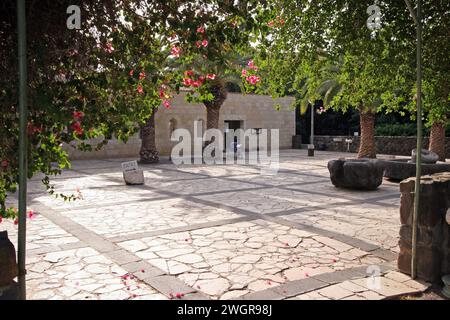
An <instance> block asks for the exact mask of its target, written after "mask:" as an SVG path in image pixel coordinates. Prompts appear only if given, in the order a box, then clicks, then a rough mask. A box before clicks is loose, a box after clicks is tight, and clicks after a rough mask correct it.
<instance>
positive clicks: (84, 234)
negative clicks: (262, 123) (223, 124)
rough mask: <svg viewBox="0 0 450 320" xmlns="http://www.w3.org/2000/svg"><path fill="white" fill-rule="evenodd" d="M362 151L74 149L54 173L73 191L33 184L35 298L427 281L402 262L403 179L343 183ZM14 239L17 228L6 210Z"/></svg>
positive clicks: (30, 244)
mask: <svg viewBox="0 0 450 320" xmlns="http://www.w3.org/2000/svg"><path fill="white" fill-rule="evenodd" d="M349 156H350V157H351V156H355V155H354V154H348V153H346V154H343V153H335V152H316V156H315V157H308V156H307V155H306V153H305V151H304V150H283V151H281V152H280V170H279V171H278V173H277V174H276V175H268V174H267V172H264V171H261V170H260V168H258V167H256V166H249V165H216V166H207V165H181V166H175V165H173V164H171V163H169V162H168V161H162V162H161V163H160V164H157V165H141V167H142V168H143V169H144V172H145V185H142V186H126V185H125V184H124V183H123V179H122V173H121V166H120V163H121V162H122V161H126V160H130V159H105V160H85V161H73V166H72V168H71V169H70V170H66V171H64V172H63V173H62V175H60V176H57V177H56V178H54V179H53V180H52V181H53V182H52V183H53V184H54V185H55V187H56V188H57V190H58V191H60V192H63V193H66V194H72V193H75V194H76V190H77V189H79V190H80V192H81V195H82V199H80V200H76V201H72V202H64V201H63V200H61V199H55V198H54V197H52V196H50V195H48V194H46V193H45V190H44V188H43V186H42V184H41V182H40V177H35V178H33V179H32V180H31V181H30V184H29V188H28V189H29V190H28V191H29V192H28V193H29V195H28V197H29V200H28V201H29V207H30V208H31V209H33V210H34V211H35V213H36V215H35V218H33V219H31V220H30V219H29V220H28V224H27V296H28V298H29V299H249V300H251V299H300V300H305V299H325V300H326V299H344V300H348V299H358V300H364V299H384V298H389V297H392V296H397V295H401V294H407V293H408V294H409V293H415V292H420V291H423V290H425V289H426V288H427V287H428V284H427V283H421V282H418V281H413V280H411V279H410V277H408V276H406V275H404V274H402V273H399V272H397V271H396V257H397V251H398V246H397V242H398V232H399V227H400V222H399V202H400V194H399V187H398V184H395V183H392V182H389V181H384V182H383V184H382V185H381V186H380V188H379V189H378V190H376V191H371V192H368V191H366V192H362V191H348V190H341V189H336V188H335V187H333V185H332V184H331V182H330V180H329V173H328V170H327V167H326V165H327V161H328V160H330V159H336V158H338V157H349ZM1 227H2V228H4V227H6V229H7V230H8V232H9V236H10V238H11V239H13V240H14V239H16V234H17V227H16V226H14V225H13V224H12V223H9V222H4V223H2V225H1Z"/></svg>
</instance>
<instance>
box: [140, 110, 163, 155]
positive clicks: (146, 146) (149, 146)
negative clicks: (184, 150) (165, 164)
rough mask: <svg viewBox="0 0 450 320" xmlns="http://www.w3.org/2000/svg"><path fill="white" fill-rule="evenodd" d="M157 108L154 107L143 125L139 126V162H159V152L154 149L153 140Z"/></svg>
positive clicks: (154, 141)
mask: <svg viewBox="0 0 450 320" xmlns="http://www.w3.org/2000/svg"><path fill="white" fill-rule="evenodd" d="M157 110H158V109H157V108H155V109H154V110H153V112H152V115H151V116H150V118H148V119H147V122H146V123H145V125H143V126H141V139H142V143H141V150H140V152H139V156H140V162H141V163H146V164H151V163H158V162H159V153H158V151H157V150H156V140H155V114H156V111H157Z"/></svg>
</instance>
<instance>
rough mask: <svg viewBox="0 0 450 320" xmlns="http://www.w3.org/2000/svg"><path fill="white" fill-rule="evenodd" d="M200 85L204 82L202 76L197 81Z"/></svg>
mask: <svg viewBox="0 0 450 320" xmlns="http://www.w3.org/2000/svg"><path fill="white" fill-rule="evenodd" d="M197 81H198V82H199V83H200V84H203V82H205V77H204V76H200V77H198V80H197Z"/></svg>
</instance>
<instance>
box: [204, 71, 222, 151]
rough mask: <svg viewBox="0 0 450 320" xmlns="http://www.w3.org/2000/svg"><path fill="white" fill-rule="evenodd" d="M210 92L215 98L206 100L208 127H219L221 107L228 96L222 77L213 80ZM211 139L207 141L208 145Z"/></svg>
mask: <svg viewBox="0 0 450 320" xmlns="http://www.w3.org/2000/svg"><path fill="white" fill-rule="evenodd" d="M210 92H211V93H212V95H213V97H214V98H213V100H211V101H205V102H204V104H205V107H206V129H219V116H220V107H222V104H223V103H224V102H225V100H226V98H227V89H226V87H225V83H224V81H223V80H222V79H219V78H216V80H213V82H212V84H211V87H210ZM209 143H211V141H205V145H208V144H209Z"/></svg>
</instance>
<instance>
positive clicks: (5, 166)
mask: <svg viewBox="0 0 450 320" xmlns="http://www.w3.org/2000/svg"><path fill="white" fill-rule="evenodd" d="M8 165H9V162H8V160H2V168H3V169H6V168H8Z"/></svg>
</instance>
